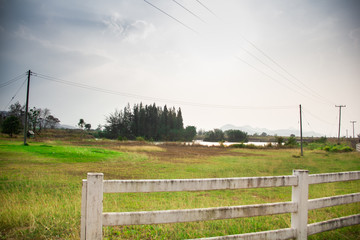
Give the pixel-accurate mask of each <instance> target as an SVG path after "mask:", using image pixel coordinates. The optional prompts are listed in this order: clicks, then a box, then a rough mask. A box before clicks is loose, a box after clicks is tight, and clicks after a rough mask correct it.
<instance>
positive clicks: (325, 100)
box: [196, 0, 334, 104]
mask: <svg viewBox="0 0 360 240" xmlns="http://www.w3.org/2000/svg"><path fill="white" fill-rule="evenodd" d="M196 1H197V2H198V3H199V4H201V5H202V6H203V7H204V8H206V9H207V10H208V11H209V12H211V13H212V14H214V15H215V13H214V12H213V11H211V9H210V8H208V7H207V6H205V5H204V4H203V3H201V2H200V1H199V0H196ZM215 16H216V15H215ZM240 37H241V38H242V39H243V40H245V41H246V42H247V43H249V44H250V45H251V46H252V47H253V48H255V49H256V50H257V51H258V52H260V53H261V54H262V55H263V56H265V57H266V58H267V59H268V60H270V61H271V62H272V63H274V64H275V65H276V66H277V67H279V68H280V69H281V70H282V71H284V72H285V73H286V74H287V75H289V76H290V77H291V78H293V79H295V80H296V81H297V82H299V83H300V84H301V85H302V86H303V87H304V88H305V89H306V90H305V91H307V92H308V93H310V95H312V96H314V97H317V98H319V99H322V101H323V102H328V103H331V104H334V103H333V102H332V101H330V100H329V99H326V98H324V97H322V96H321V95H320V94H318V93H317V92H315V91H314V90H313V89H311V88H309V87H308V86H306V85H305V84H304V83H303V82H302V81H301V80H300V79H298V78H297V77H296V76H294V75H293V74H291V73H290V72H289V71H288V70H286V68H285V67H283V66H282V65H281V64H280V63H278V62H277V61H276V60H275V59H274V58H272V57H270V56H269V55H268V54H266V53H265V52H264V51H263V50H261V49H260V48H259V47H258V46H256V45H255V44H254V43H253V42H252V41H250V40H249V39H247V38H246V37H245V36H243V35H242V34H240ZM242 49H243V50H245V51H246V52H247V53H248V54H249V55H251V56H253V57H254V58H256V59H257V60H258V61H260V62H261V63H263V64H264V65H266V66H267V67H269V68H271V69H272V70H273V71H275V72H276V73H277V74H279V75H281V76H282V77H283V78H285V79H286V80H287V81H289V82H291V83H292V84H294V85H296V86H297V87H299V86H298V85H297V84H296V83H294V82H293V81H291V80H290V79H289V78H287V77H285V76H284V75H282V74H280V73H279V72H278V71H276V70H274V69H273V68H272V67H270V66H269V65H268V64H265V63H264V62H263V61H261V60H260V59H259V58H257V57H256V56H255V55H253V54H252V53H250V52H248V51H247V50H246V49H244V48H242ZM300 88H301V87H300ZM302 90H303V91H304V89H302Z"/></svg>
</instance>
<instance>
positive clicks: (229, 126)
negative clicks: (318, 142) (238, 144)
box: [220, 124, 323, 137]
mask: <svg viewBox="0 0 360 240" xmlns="http://www.w3.org/2000/svg"><path fill="white" fill-rule="evenodd" d="M220 129H221V130H223V131H226V130H230V129H235V130H241V131H243V132H247V133H248V134H249V135H253V134H254V133H258V134H259V135H260V134H261V133H263V132H265V133H266V134H267V135H275V134H276V135H278V136H284V137H287V136H290V135H291V134H294V135H295V136H300V131H299V129H295V128H289V129H278V130H269V129H267V128H254V127H251V126H249V125H245V126H241V127H238V126H235V125H232V124H226V125H224V126H222V127H221V128H220ZM303 136H304V137H321V136H323V135H322V134H320V133H316V132H313V131H310V132H309V131H308V132H303Z"/></svg>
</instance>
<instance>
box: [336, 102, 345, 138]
mask: <svg viewBox="0 0 360 240" xmlns="http://www.w3.org/2000/svg"><path fill="white" fill-rule="evenodd" d="M335 107H338V108H339V133H338V143H340V126H341V108H342V107H346V105H339V106H337V105H335Z"/></svg>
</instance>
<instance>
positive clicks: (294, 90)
mask: <svg viewBox="0 0 360 240" xmlns="http://www.w3.org/2000/svg"><path fill="white" fill-rule="evenodd" d="M235 57H236V59H238V60H240V61H241V62H243V63H245V64H247V65H248V66H250V67H252V68H253V69H255V70H256V71H258V72H259V73H261V74H263V75H264V76H266V77H268V78H270V79H272V80H273V81H275V82H277V83H279V84H280V85H282V86H284V87H286V88H288V89H289V90H291V91H293V92H296V93H298V94H300V95H302V96H303V97H306V96H305V95H304V94H303V93H301V92H299V91H297V90H296V89H294V88H291V87H289V86H288V85H285V84H283V83H282V82H281V81H279V80H278V79H276V78H273V77H272V76H270V75H269V74H267V73H265V72H264V71H261V70H260V69H259V68H257V67H255V66H253V65H252V64H250V63H248V62H247V61H245V60H243V59H241V58H240V57H238V56H235Z"/></svg>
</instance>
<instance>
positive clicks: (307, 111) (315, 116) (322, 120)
mask: <svg viewBox="0 0 360 240" xmlns="http://www.w3.org/2000/svg"><path fill="white" fill-rule="evenodd" d="M303 111H305V112H306V113H308V114H310V115H311V116H313V117H314V118H316V119H318V120H319V121H321V122H323V123H326V124H329V125H332V126H335V125H336V124H334V123H330V122H328V121H326V120H324V119H322V118H320V117H318V116H317V115H315V114H313V113H311V112H310V111H309V110H307V109H304V108H303Z"/></svg>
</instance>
